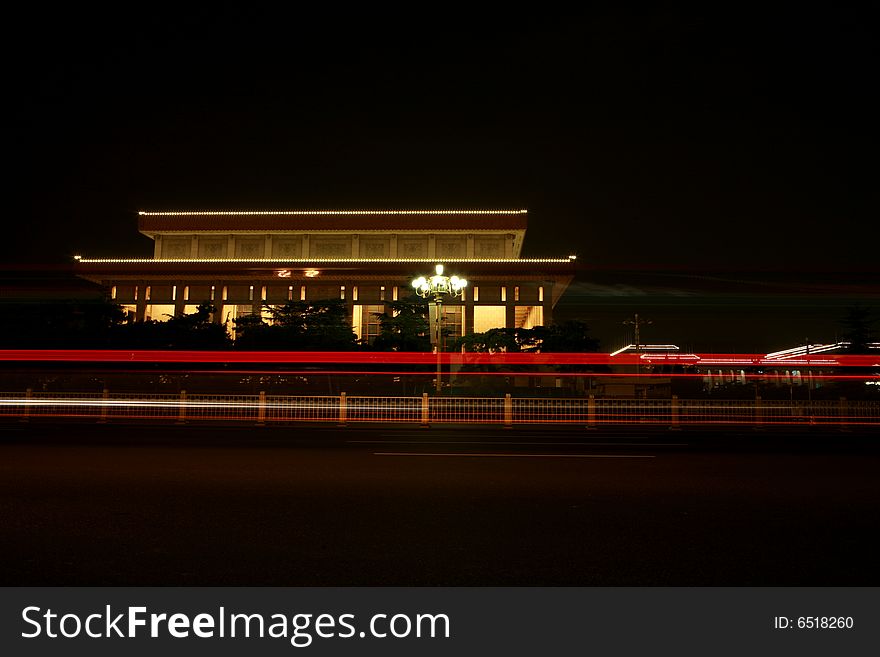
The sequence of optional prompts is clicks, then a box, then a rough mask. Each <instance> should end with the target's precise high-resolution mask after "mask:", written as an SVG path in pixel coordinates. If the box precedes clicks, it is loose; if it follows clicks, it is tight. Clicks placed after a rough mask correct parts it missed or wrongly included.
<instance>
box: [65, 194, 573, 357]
mask: <svg viewBox="0 0 880 657" xmlns="http://www.w3.org/2000/svg"><path fill="white" fill-rule="evenodd" d="M527 221H528V214H527V211H526V210H445V211H435V210H363V211H354V210H326V211H318V210H315V211H312V210H288V211H270V212H262V211H251V212H245V211H206V212H140V213H139V217H138V228H139V230H140V232H141V233H143V234H144V235H146V236H147V237H149V238H151V239H152V240H153V242H154V251H153V257H152V258H105V259H91V258H85V257H79V256H78V257H77V261H76V265H75V267H76V272H77V274H78V275H79V276H82V277H83V278H85V279H87V280H90V281H93V282H96V283H99V284H101V285H103V286H104V287H106V288H107V289H108V291H109V293H110V296H111V297H112V299H113V300H114V301H116V302H117V303H119V304H121V305H123V306H124V307H125V308H126V309H127V310H128V312H129V316H130V317H131V318H132V319H134V320H138V321H141V320H145V319H159V320H162V319H167V316H169V315H178V314H181V313H190V312H194V311H195V309H196V307H197V306H198V305H199V304H200V303H202V302H205V301H208V302H210V303H211V304H213V306H214V307H215V308H216V313H215V314H214V321H217V322H221V323H227V326H229V327H230V330H234V329H233V328H232V327H234V322H233V320H235V319H236V318H238V317H241V316H243V315H249V314H259V313H263V314H265V309H266V308H267V307H268V306H273V305H281V304H284V303H285V302H287V301H290V300H303V301H318V300H327V299H343V300H345V302H346V304H347V306H348V311H349V317H350V318H351V322H352V327H353V329H354V331H355V333H356V334H357V336H358V338H359V339H363V340H365V341H369V340H371V339H372V338H373V337H375V336H376V335H377V334H378V331H379V324H378V320H377V318H376V315H377V314H378V313H382V312H384V311H385V310H386V304H387V303H388V302H390V301H394V300H398V299H403V298H405V297H407V296H410V295H411V294H412V289H411V287H410V284H411V281H412V280H413V279H414V278H416V277H418V276H420V275H429V274H431V273H432V272H433V269H434V266H435V264H437V263H441V264H443V265H445V267H446V271H447V273H449V274H456V275H458V276H460V277H463V278H467V279H468V281H469V285H468V287H467V288H466V290H465V293H464V295H463V297H462V298H461V299H456V300H455V301H454V302H450V303H448V304H444V307H443V310H444V318H443V324H444V327H445V329H446V331H447V333H448V335H450V336H453V337H454V336H460V335H463V334H468V333H479V332H483V331H486V330H489V329H491V328H504V327H525V328H531V327H533V326H538V325H546V324H549V323H550V322H551V321H552V318H553V307H554V306H555V305H556V303H557V302H558V301H559V298H560V297H561V295H562V293H563V292H564V291H565V288H566V287H567V286H568V284H569V282H570V281H571V279H572V277H573V274H574V267H575V257H574V256H566V257H557V258H521V257H520V253H521V251H522V246H523V241H524V239H525V234H526V228H527Z"/></svg>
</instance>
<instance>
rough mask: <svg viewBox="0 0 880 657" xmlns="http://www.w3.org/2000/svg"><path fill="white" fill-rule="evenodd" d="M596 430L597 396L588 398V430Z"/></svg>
mask: <svg viewBox="0 0 880 657" xmlns="http://www.w3.org/2000/svg"><path fill="white" fill-rule="evenodd" d="M595 428H596V396H595V395H590V396H588V397H587V429H595Z"/></svg>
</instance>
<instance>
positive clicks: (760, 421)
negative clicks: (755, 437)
mask: <svg viewBox="0 0 880 657" xmlns="http://www.w3.org/2000/svg"><path fill="white" fill-rule="evenodd" d="M763 428H764V408H763V406H762V405H761V396H760V395H755V429H763Z"/></svg>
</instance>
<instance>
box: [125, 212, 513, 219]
mask: <svg viewBox="0 0 880 657" xmlns="http://www.w3.org/2000/svg"><path fill="white" fill-rule="evenodd" d="M527 213H528V210H268V211H263V210H242V211H238V210H199V211H169V212H144V211H140V212H138V214H139V215H140V216H142V217H190V216H235V217H239V216H244V215H291V216H295V215H425V214H441V215H468V214H471V215H485V214H508V215H509V214H527Z"/></svg>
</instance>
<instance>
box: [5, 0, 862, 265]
mask: <svg viewBox="0 0 880 657" xmlns="http://www.w3.org/2000/svg"><path fill="white" fill-rule="evenodd" d="M121 4H123V3H117V5H121ZM246 4H247V3H236V4H235V5H231V6H223V5H220V4H217V5H216V6H213V7H204V8H202V9H193V8H190V9H180V8H178V7H175V6H174V5H163V4H161V3H160V4H156V3H149V4H140V5H138V6H137V7H136V8H135V7H132V8H128V9H124V10H122V11H123V12H124V13H120V8H119V6H116V5H108V6H107V7H103V8H100V7H98V8H89V7H86V6H82V5H76V6H75V7H68V8H66V9H64V8H61V9H58V8H55V9H52V8H46V7H44V6H42V5H41V6H37V7H36V8H35V9H33V10H27V11H19V12H18V13H17V14H16V13H13V14H11V15H9V16H8V17H7V19H8V20H7V34H6V43H5V45H4V48H5V49H7V50H8V52H7V54H6V61H7V63H8V64H10V63H11V64H12V66H11V67H9V68H11V71H10V73H9V76H8V78H7V80H6V83H7V89H8V90H9V91H11V92H12V93H9V94H8V99H9V104H8V106H11V108H12V115H13V118H12V121H11V123H9V124H8V130H9V132H10V133H11V137H12V139H11V148H9V149H7V151H6V152H7V157H8V159H7V162H8V164H9V165H11V166H10V168H11V170H12V173H11V175H9V174H7V182H8V183H11V184H10V185H9V187H8V189H9V191H10V194H11V196H12V208H11V211H8V212H7V215H6V216H7V221H8V222H11V223H14V224H15V226H17V230H20V231H21V233H20V235H19V236H18V239H17V240H16V239H13V240H7V241H5V242H4V243H3V246H2V248H3V250H4V253H3V256H4V258H5V259H6V261H7V262H9V261H13V262H28V261H30V262H32V261H34V260H43V261H61V260H63V259H66V258H67V257H68V256H69V255H71V254H74V253H83V254H86V255H89V256H110V255H141V254H148V253H149V252H150V243H149V241H148V240H147V239H146V238H144V237H142V236H140V235H139V234H138V233H137V232H136V214H135V213H136V211H137V210H138V209H236V208H239V209H245V208H248V209H271V208H276V209H277V208H288V209H290V208H361V207H369V208H468V207H503V208H508V207H512V208H519V207H527V208H529V210H530V218H531V229H530V231H529V237H528V239H527V243H526V254H527V255H543V254H547V255H559V254H562V255H564V254H567V253H569V252H572V251H574V252H577V253H578V254H579V255H580V257H581V259H582V261H584V262H588V263H590V264H591V265H595V266H597V267H604V268H611V269H615V268H626V267H630V266H635V265H638V266H661V267H685V268H691V267H697V268H699V267H705V266H720V267H746V268H749V267H766V266H771V267H795V268H807V269H810V268H812V267H821V268H829V267H830V268H837V269H841V268H842V269H844V270H846V269H849V268H853V267H855V268H865V267H870V266H871V263H872V260H875V259H876V251H877V237H878V231H877V228H876V226H871V225H870V223H869V222H871V221H874V222H876V220H877V217H878V202H877V201H878V196H877V189H876V187H877V179H878V171H877V166H876V154H877V145H878V144H877V139H876V137H877V130H876V124H877V120H878V118H877V117H878V116H880V111H878V110H880V108H878V102H877V101H878V95H877V79H876V72H877V63H878V62H877V57H876V54H877V53H876V39H875V35H872V34H870V33H869V30H870V26H871V25H872V24H873V23H872V22H870V21H869V20H868V18H867V16H866V15H861V14H859V13H858V12H857V11H854V10H851V11H844V10H836V9H829V8H828V7H826V8H825V9H824V10H822V11H821V12H820V11H818V10H810V9H804V8H803V7H800V8H798V10H797V11H793V12H786V13H779V14H772V13H767V12H766V11H764V10H762V11H761V12H758V13H752V12H746V11H742V12H741V13H740V12H738V11H734V10H731V12H730V13H727V14H724V13H720V12H719V13H713V14H711V15H709V14H699V13H689V12H684V11H681V12H674V11H662V12H654V13H627V12H620V11H602V10H589V11H585V12H581V13H565V12H563V11H561V10H558V9H557V10H555V11H549V10H548V11H547V12H546V13H544V14H535V13H533V12H531V11H530V12H519V13H517V12H512V11H507V10H506V11H501V10H499V12H498V13H497V14H489V13H485V12H484V13H481V14H477V13H474V12H473V11H472V10H471V9H466V8H461V7H459V8H454V9H449V10H446V11H441V8H442V7H443V6H442V5H435V6H433V7H434V13H431V12H429V11H427V10H421V11H420V12H418V13H409V11H408V10H407V11H404V10H399V9H398V10H394V11H391V10H385V11H384V13H383V11H382V10H375V9H374V7H373V5H372V4H371V5H370V8H369V10H363V9H361V10H359V11H357V12H354V13H350V12H348V11H347V10H345V9H343V8H342V7H338V6H336V5H335V4H334V5H332V8H331V9H328V10H327V11H326V13H322V12H317V11H315V10H309V11H305V10H303V11H296V10H293V9H289V10H287V11H286V12H285V13H278V11H277V9H275V8H269V7H263V8H259V7H257V8H253V7H247V6H245V5H246ZM306 6H308V5H306Z"/></svg>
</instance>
